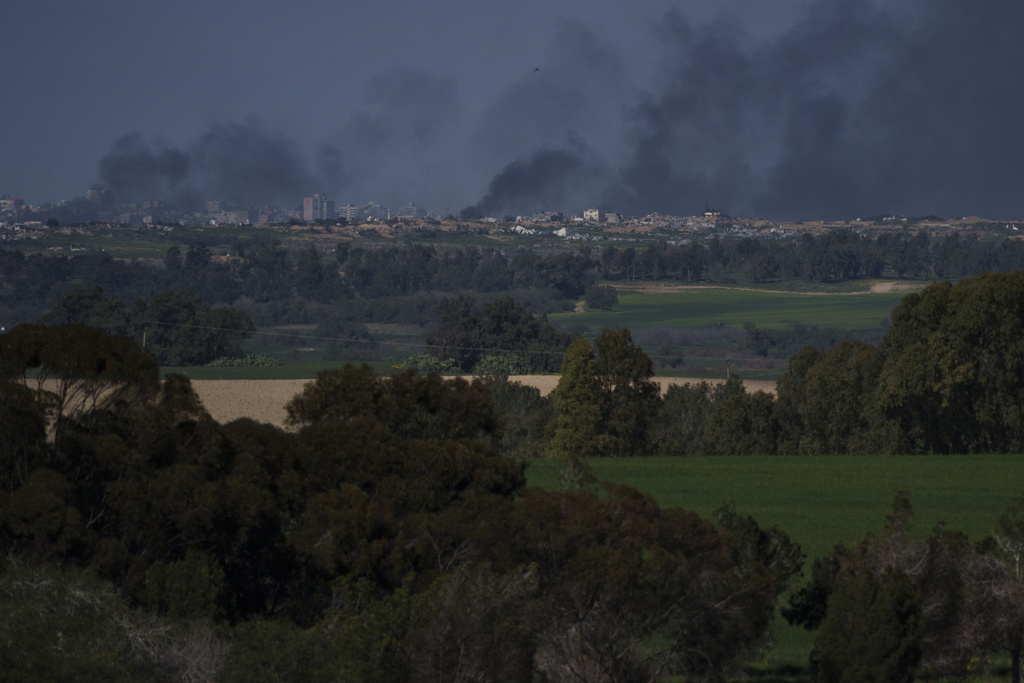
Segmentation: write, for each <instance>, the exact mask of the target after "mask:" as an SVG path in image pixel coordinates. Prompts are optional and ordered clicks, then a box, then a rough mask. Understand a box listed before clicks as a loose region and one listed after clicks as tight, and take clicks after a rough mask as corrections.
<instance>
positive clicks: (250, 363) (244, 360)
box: [206, 353, 281, 368]
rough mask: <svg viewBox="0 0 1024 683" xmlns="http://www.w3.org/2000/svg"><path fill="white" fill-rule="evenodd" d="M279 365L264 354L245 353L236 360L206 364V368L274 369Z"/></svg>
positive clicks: (226, 359) (221, 359)
mask: <svg viewBox="0 0 1024 683" xmlns="http://www.w3.org/2000/svg"><path fill="white" fill-rule="evenodd" d="M280 364H281V363H280V361H278V360H277V359H276V358H272V357H271V356H266V355H264V354H254V353H247V354H246V355H244V356H241V357H238V358H218V359H217V360H215V361H212V362H210V363H207V364H206V367H208V368H276V367H277V366H279V365H280Z"/></svg>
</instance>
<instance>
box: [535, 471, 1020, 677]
mask: <svg viewBox="0 0 1024 683" xmlns="http://www.w3.org/2000/svg"><path fill="white" fill-rule="evenodd" d="M590 464H591V466H592V467H593V469H594V471H595V473H596V474H597V476H598V478H599V479H600V480H601V481H609V482H615V483H619V484H628V485H629V486H632V487H634V488H636V489H638V490H640V491H644V492H647V493H650V494H651V495H652V496H653V497H654V498H655V500H657V502H658V504H659V505H660V506H662V507H683V508H686V509H690V510H694V511H695V512H697V513H699V514H700V515H701V516H703V517H707V516H708V515H710V513H711V512H712V511H713V510H714V509H715V508H717V507H719V506H720V505H721V504H722V503H723V502H726V501H733V502H734V503H735V505H736V510H737V512H739V513H740V514H742V515H751V516H752V517H754V518H755V519H756V520H757V521H758V523H759V524H761V525H762V526H778V527H779V528H780V529H782V530H783V531H785V532H786V533H788V534H789V535H790V537H791V538H792V539H793V540H794V541H796V542H797V543H799V544H800V545H801V547H802V548H803V550H804V553H805V554H806V556H807V559H806V562H805V571H806V572H809V570H810V565H811V563H812V561H813V560H814V558H817V557H821V556H824V555H827V554H828V553H829V552H830V551H831V550H832V548H834V547H835V545H836V544H838V543H846V544H848V545H849V544H853V543H856V542H857V541H858V540H860V539H861V538H863V537H864V535H865V534H867V533H868V532H873V533H877V532H878V531H879V530H880V529H881V527H882V525H883V524H884V523H885V518H886V515H887V514H888V513H889V510H890V506H891V503H892V500H893V496H894V494H895V492H896V491H898V490H905V491H908V492H909V493H910V495H911V502H912V504H913V506H914V513H915V514H914V530H915V532H916V533H919V534H920V535H922V536H924V535H927V534H928V532H929V531H931V530H932V529H933V528H934V527H935V525H937V524H939V523H942V522H944V523H945V524H946V526H947V527H948V528H950V529H956V530H960V531H962V532H964V533H965V534H967V535H968V536H969V537H970V538H971V539H972V540H979V539H981V538H982V537H984V536H985V535H986V534H988V533H990V532H991V530H992V528H993V526H994V525H995V522H996V520H997V519H998V518H999V516H1000V515H1001V514H1002V512H1003V510H1004V509H1005V508H1006V506H1007V504H1008V503H1009V502H1010V501H1012V500H1014V499H1015V498H1018V497H1020V496H1024V458H1022V457H1021V456H1019V455H985V456H977V455H975V456H841V457H827V456H817V457H810V456H735V457H728V456H726V457H708V458H618V459H616V458H609V459H599V460H592V461H590ZM558 466H559V465H558V463H557V462H554V461H550V460H535V461H531V463H530V465H529V467H528V469H527V482H528V484H529V485H530V486H540V487H543V488H552V489H553V488H557V487H558V486H559V483H558ZM775 631H776V638H777V642H776V644H775V646H774V647H773V648H772V650H771V651H770V652H769V653H768V654H767V655H766V657H765V660H764V662H762V663H761V664H762V665H765V666H768V667H773V666H774V667H778V666H782V665H786V666H789V665H791V666H797V667H804V666H806V664H807V656H808V654H809V652H810V649H811V645H812V643H813V640H814V634H813V633H810V632H807V631H804V630H803V629H801V628H793V627H790V626H789V625H788V624H787V623H786V622H785V621H784V620H783V619H782V618H781V617H778V618H777V619H776V626H775ZM785 680H789V679H785ZM794 680H801V679H800V678H796V679H794Z"/></svg>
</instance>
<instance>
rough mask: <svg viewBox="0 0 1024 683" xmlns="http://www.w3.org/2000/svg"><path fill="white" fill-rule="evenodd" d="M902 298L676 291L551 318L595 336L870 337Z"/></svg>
mask: <svg viewBox="0 0 1024 683" xmlns="http://www.w3.org/2000/svg"><path fill="white" fill-rule="evenodd" d="M903 296H904V293H899V292H887V293H877V294H876V293H868V292H859V293H852V292H834V293H833V292H829V293H821V292H813V293H812V292H806V293H800V292H779V291H769V290H754V289H739V288H731V287H693V288H678V289H674V290H672V291H647V292H644V291H633V290H630V289H624V290H620V291H619V303H618V304H617V305H616V306H615V307H614V309H613V310H610V311H585V312H582V313H555V314H552V315H550V316H548V317H549V318H550V319H551V320H552V321H554V322H557V323H559V324H562V325H572V326H574V327H583V328H587V329H589V330H591V331H593V332H594V333H595V334H597V333H600V331H601V329H603V328H605V327H609V328H620V327H628V328H629V329H631V330H637V329H643V328H649V327H707V326H711V325H718V324H725V325H728V326H730V327H742V326H743V324H744V323H748V322H751V323H754V324H755V325H757V326H758V327H763V328H767V329H784V328H787V327H792V326H795V325H804V326H812V325H813V326H816V327H832V328H836V329H841V330H851V331H875V330H878V329H879V327H880V326H881V324H882V321H883V320H884V319H886V318H888V317H889V312H890V311H891V310H892V309H893V308H894V307H895V306H896V304H898V303H899V302H900V299H902V298H903Z"/></svg>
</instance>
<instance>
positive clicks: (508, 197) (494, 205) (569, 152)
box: [461, 145, 605, 219]
mask: <svg viewBox="0 0 1024 683" xmlns="http://www.w3.org/2000/svg"><path fill="white" fill-rule="evenodd" d="M577 147H578V145H577ZM604 175H605V171H604V169H603V167H602V165H601V162H600V161H599V160H597V159H596V158H593V156H592V155H589V154H588V153H587V152H586V150H583V149H578V148H577V149H573V148H572V147H565V148H559V149H542V150H540V151H538V152H536V153H534V154H533V155H531V156H530V157H529V158H527V159H520V160H517V161H514V162H512V163H510V164H509V165H508V166H506V167H505V168H504V169H503V170H502V171H501V173H499V174H498V175H497V176H495V177H494V179H493V180H492V181H491V184H490V186H489V187H488V188H487V194H486V195H484V198H483V199H481V200H480V202H479V203H477V204H475V205H473V206H468V207H466V208H465V209H463V210H462V212H461V215H462V217H463V218H465V219H475V218H480V217H483V216H505V215H513V214H529V213H535V212H538V211H543V210H551V209H552V208H553V207H560V206H565V205H566V204H574V203H579V200H578V199H576V198H577V197H579V196H580V195H581V194H585V193H586V192H587V191H588V189H589V188H592V187H594V186H600V184H601V183H602V178H603V177H604Z"/></svg>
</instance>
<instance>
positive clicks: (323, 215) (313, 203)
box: [302, 194, 334, 223]
mask: <svg viewBox="0 0 1024 683" xmlns="http://www.w3.org/2000/svg"><path fill="white" fill-rule="evenodd" d="M330 218H334V202H332V201H329V200H328V199H327V197H325V196H323V195H322V194H315V195H313V196H312V197H303V198H302V220H304V221H306V222H307V223H312V222H313V221H325V220H328V219H330Z"/></svg>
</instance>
